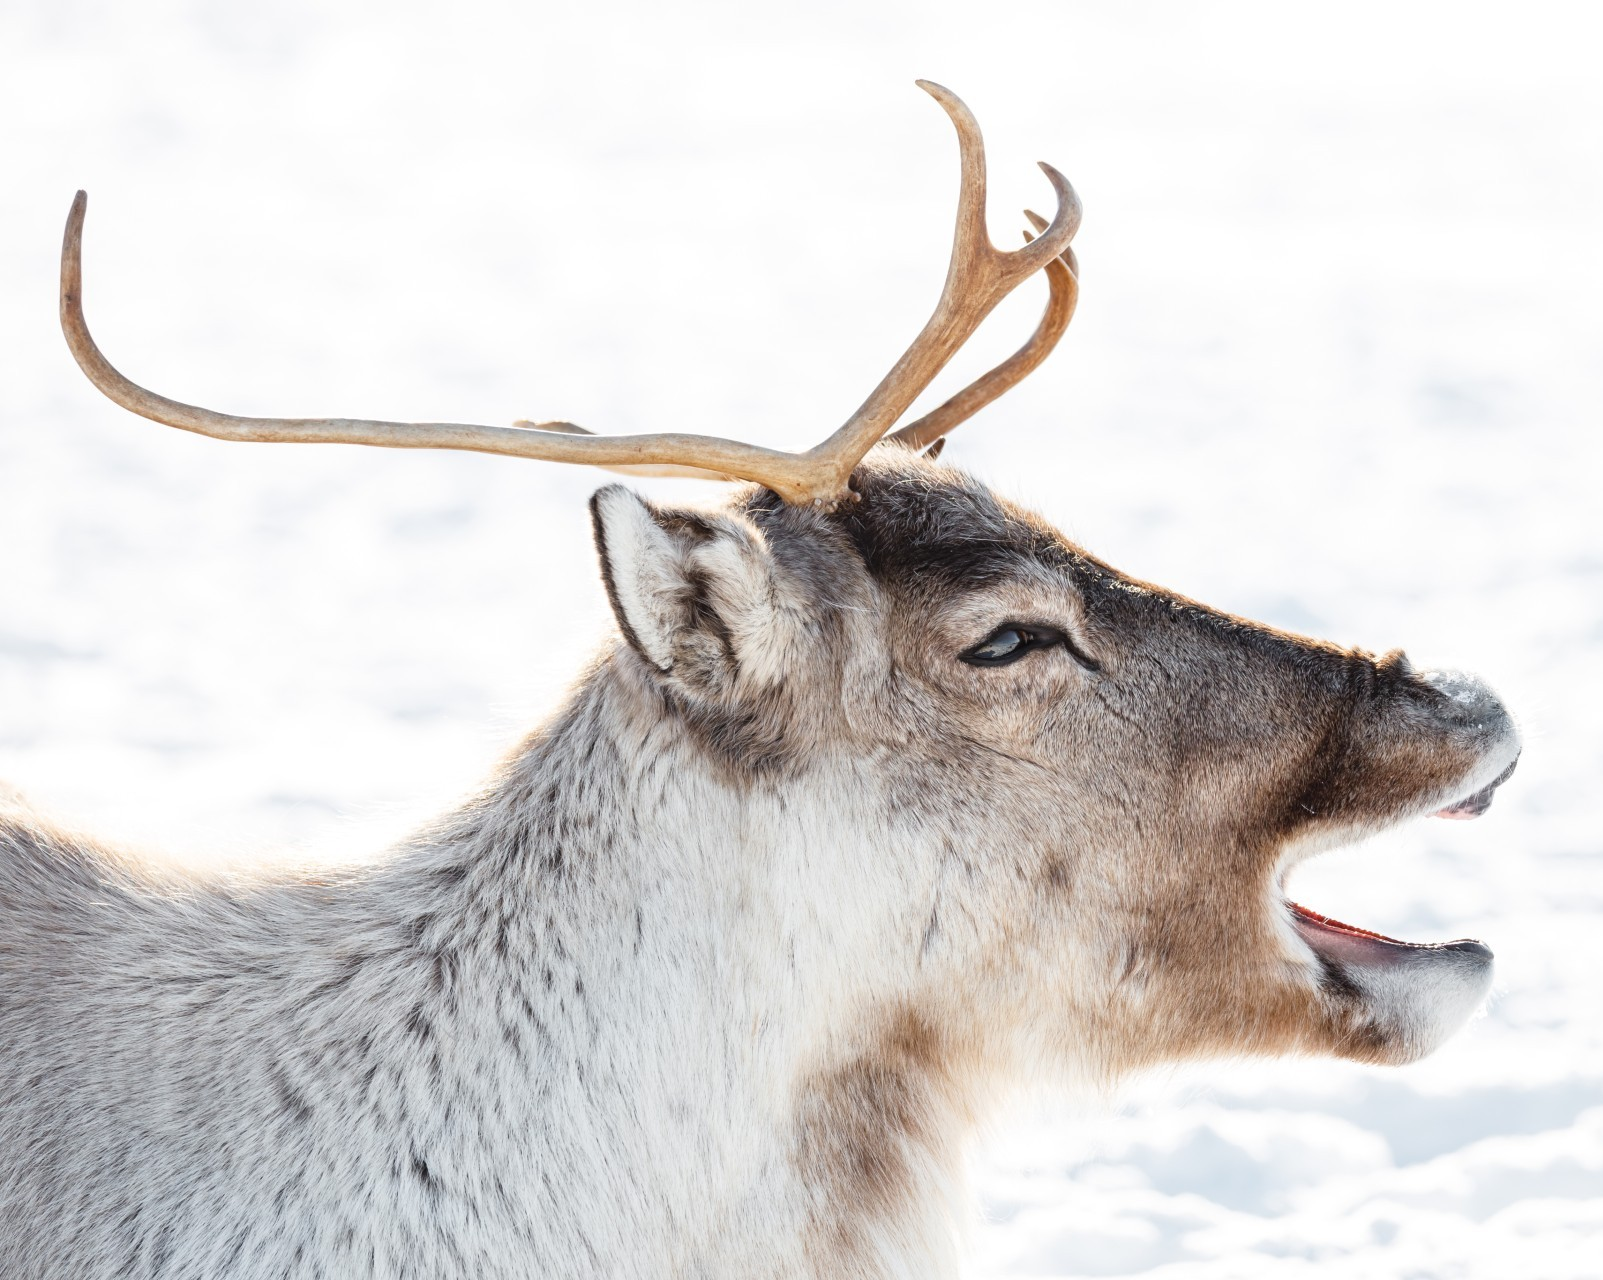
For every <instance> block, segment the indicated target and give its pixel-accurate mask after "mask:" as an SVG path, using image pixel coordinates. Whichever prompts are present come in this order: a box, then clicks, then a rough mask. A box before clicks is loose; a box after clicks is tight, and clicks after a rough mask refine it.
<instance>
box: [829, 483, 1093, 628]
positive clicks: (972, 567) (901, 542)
mask: <svg viewBox="0 0 1603 1280" xmlns="http://www.w3.org/2000/svg"><path fill="white" fill-rule="evenodd" d="M856 483H857V484H858V492H859V493H860V494H861V495H862V498H861V501H859V502H857V503H854V504H852V505H851V506H850V507H846V508H843V509H842V510H841V512H840V513H839V514H838V516H837V517H836V522H837V523H838V525H839V527H840V528H841V530H842V531H843V532H844V533H845V535H846V536H847V538H848V539H849V540H850V541H851V543H852V545H853V547H854V548H855V549H856V551H857V553H858V554H859V555H860V556H861V557H862V560H863V564H864V565H865V566H866V568H867V569H868V572H869V573H870V574H871V575H872V576H873V577H874V578H875V579H876V580H878V581H879V582H881V583H883V584H886V585H890V586H894V587H896V588H899V589H902V590H906V591H910V592H912V593H914V594H917V595H921V596H943V595H950V594H953V593H966V592H971V591H973V590H975V589H976V588H983V587H985V586H987V585H991V584H996V583H1001V582H1024V583H1028V582H1036V583H1044V582H1049V581H1057V582H1064V581H1066V580H1067V579H1068V578H1069V577H1070V576H1077V575H1076V571H1077V570H1080V569H1083V568H1086V567H1089V565H1090V564H1091V563H1092V562H1090V561H1089V560H1088V559H1087V557H1085V555H1084V554H1083V553H1082V552H1081V551H1080V550H1079V549H1078V548H1076V547H1074V546H1073V545H1072V544H1070V543H1069V542H1068V541H1066V540H1065V539H1064V537H1063V536H1062V535H1061V534H1060V533H1058V531H1057V530H1056V529H1054V528H1052V527H1051V526H1050V525H1049V524H1047V523H1046V522H1045V521H1043V520H1042V519H1040V518H1039V517H1038V516H1036V515H1034V514H1033V513H1031V512H1028V511H1025V510H1023V509H1022V508H1020V507H1016V506H1014V505H1013V504H1011V503H1009V502H1006V501H1004V500H1002V499H1000V498H998V497H997V496H996V495H995V494H994V493H992V492H991V491H990V490H989V489H987V488H985V487H984V486H983V485H981V484H979V483H978V482H976V481H975V480H973V479H972V478H970V477H968V476H966V475H964V474H963V473H962V472H959V471H954V470H951V469H949V468H945V467H938V466H935V465H933V464H931V463H924V462H921V461H919V460H917V459H912V460H909V462H907V463H903V464H902V465H901V466H897V467H876V468H873V469H871V470H868V469H865V471H864V472H861V473H859V477H858V479H857V481H856Z"/></svg>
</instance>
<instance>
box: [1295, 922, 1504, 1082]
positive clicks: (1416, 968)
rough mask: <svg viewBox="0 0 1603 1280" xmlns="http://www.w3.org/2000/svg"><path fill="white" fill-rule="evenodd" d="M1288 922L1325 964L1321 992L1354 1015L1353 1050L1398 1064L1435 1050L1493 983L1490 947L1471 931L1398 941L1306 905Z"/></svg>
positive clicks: (1461, 1024)
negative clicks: (1357, 1028) (1357, 1023)
mask: <svg viewBox="0 0 1603 1280" xmlns="http://www.w3.org/2000/svg"><path fill="white" fill-rule="evenodd" d="M1287 906H1289V907H1290V908H1291V912H1292V923H1293V925H1294V926H1295V927H1296V930H1297V933H1298V935H1299V936H1300V937H1301V938H1302V940H1303V942H1304V943H1306V944H1307V945H1308V947H1309V949H1310V950H1312V951H1313V953H1314V955H1315V956H1317V957H1318V959H1319V962H1320V967H1321V968H1322V969H1323V970H1324V985H1325V987H1326V989H1327V991H1328V992H1329V993H1330V994H1332V995H1334V996H1335V997H1336V998H1337V999H1339V1000H1340V1001H1341V1002H1342V1003H1343V1004H1345V1005H1347V1006H1348V1008H1349V1012H1350V1013H1351V1014H1352V1015H1356V1017H1357V1018H1358V1019H1360V1020H1361V1026H1362V1034H1361V1035H1360V1036H1359V1037H1357V1038H1356V1041H1355V1043H1356V1044H1361V1045H1362V1046H1363V1052H1360V1053H1357V1054H1355V1055H1353V1056H1358V1057H1364V1058H1373V1059H1376V1060H1379V1061H1383V1062H1389V1063H1393V1064H1400V1063H1405V1062H1413V1061H1414V1060H1416V1059H1418V1058H1423V1057H1424V1056H1425V1055H1426V1054H1429V1053H1432V1052H1434V1051H1435V1050H1436V1049H1437V1048H1438V1047H1440V1045H1441V1044H1442V1043H1443V1041H1445V1040H1446V1039H1447V1038H1448V1037H1449V1036H1451V1035H1452V1034H1453V1033H1454V1032H1456V1031H1457V1030H1458V1029H1459V1028H1460V1027H1462V1026H1463V1025H1464V1023H1466V1022H1467V1021H1469V1019H1470V1017H1471V1016H1473V1015H1474V1013H1475V1011H1476V1010H1477V1009H1479V1008H1480V1006H1481V1004H1482V1002H1483V1001H1484V1000H1485V999H1486V996H1487V994H1488V993H1489V992H1490V991H1491V987H1492V949H1491V948H1490V947H1488V946H1487V945H1486V944H1485V943H1484V942H1478V941H1476V940H1475V939H1473V938H1458V939H1455V940H1454V941H1452V942H1404V941H1402V940H1400V939H1398V938H1388V937H1387V936H1386V935H1385V934H1380V933H1375V932H1373V931H1372V930H1369V929H1360V928H1357V927H1356V926H1354V925H1350V924H1346V923H1344V922H1342V921H1340V920H1332V919H1331V918H1330V917H1329V916H1324V915H1320V914H1319V913H1318V912H1317V911H1310V910H1309V909H1308V908H1307V907H1304V906H1301V905H1299V904H1297V903H1295V902H1289V901H1288V902H1287Z"/></svg>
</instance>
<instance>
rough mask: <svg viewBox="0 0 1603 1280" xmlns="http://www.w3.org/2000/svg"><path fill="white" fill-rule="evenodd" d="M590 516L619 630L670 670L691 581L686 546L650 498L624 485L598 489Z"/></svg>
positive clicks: (652, 660)
mask: <svg viewBox="0 0 1603 1280" xmlns="http://www.w3.org/2000/svg"><path fill="white" fill-rule="evenodd" d="M590 520H591V522H592V524H593V525H594V527H595V536H596V552H597V553H598V554H599V555H600V557H601V576H602V578H603V579H604V580H605V581H606V584H607V599H609V600H610V601H612V612H613V614H614V615H615V616H616V617H617V619H618V628H619V630H621V631H622V632H623V636H624V639H626V640H627V641H628V642H629V643H630V644H631V645H633V646H634V648H635V650H636V651H637V652H638V653H639V654H640V656H641V657H642V658H644V659H645V660H646V661H647V662H649V663H651V665H652V666H654V667H656V668H657V669H658V670H659V671H667V670H668V669H669V668H670V667H672V666H673V632H674V628H675V625H676V623H677V621H678V618H679V615H680V612H681V607H680V603H679V597H680V596H681V595H682V594H683V588H684V582H685V557H684V549H683V547H681V546H680V545H679V544H678V543H677V542H676V540H675V539H674V538H672V537H670V536H669V534H668V532H667V531H666V530H665V529H664V528H663V527H662V525H660V524H659V523H658V522H657V514H656V512H655V511H653V510H652V508H651V507H649V506H648V505H647V504H646V502H645V500H644V499H643V498H641V497H640V495H639V494H637V493H635V492H634V491H633V490H631V489H626V488H625V487H624V486H623V485H621V484H609V485H608V486H607V487H606V488H605V489H598V490H597V491H596V493H595V495H594V496H593V497H591V499H590Z"/></svg>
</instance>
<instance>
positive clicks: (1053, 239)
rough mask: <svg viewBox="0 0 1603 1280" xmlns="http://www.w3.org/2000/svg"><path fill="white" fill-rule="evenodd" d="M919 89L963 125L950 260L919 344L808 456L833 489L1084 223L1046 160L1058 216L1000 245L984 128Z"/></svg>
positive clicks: (924, 84)
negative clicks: (990, 202) (991, 223)
mask: <svg viewBox="0 0 1603 1280" xmlns="http://www.w3.org/2000/svg"><path fill="white" fill-rule="evenodd" d="M918 87H919V88H921V89H923V90H924V92H926V93H927V94H929V95H930V97H932V98H934V99H935V101H936V102H938V103H940V104H941V107H942V108H943V109H944V110H945V112H946V114H947V115H948V116H949V117H950V118H951V121H952V124H953V126H954V127H955V128H956V130H957V139H958V148H959V154H960V157H961V164H962V185H961V189H960V192H959V195H958V206H957V228H956V231H955V233H954V235H953V239H952V257H951V262H950V264H949V266H948V267H947V271H946V283H945V285H944V287H943V288H942V290H941V297H940V301H939V302H938V303H936V306H935V311H934V314H932V315H931V316H930V318H929V320H928V321H927V322H926V323H925V325H924V328H923V329H922V330H921V331H920V332H919V335H918V337H916V338H914V339H913V344H912V346H910V347H908V349H907V350H906V351H905V352H904V353H903V354H902V357H901V359H900V360H898V361H897V362H896V364H895V365H893V366H892V368H891V371H890V372H889V373H887V374H886V375H885V377H884V378H883V379H882V380H881V381H880V384H879V385H878V386H877V387H875V388H874V390H873V391H872V392H871V393H870V395H869V397H868V399H867V400H865V401H864V402H863V404H862V405H861V406H860V407H859V408H858V410H857V412H856V413H854V414H852V416H851V417H850V418H848V419H847V420H846V422H845V424H844V425H843V426H841V427H840V429H839V430H837V431H836V432H835V434H834V435H832V436H830V437H829V439H828V440H825V441H824V442H823V443H822V444H820V445H818V446H817V447H815V448H814V449H812V450H810V451H809V452H808V453H807V454H806V455H804V456H806V457H807V458H808V459H810V460H813V461H815V462H816V463H817V464H819V465H821V466H822V467H826V468H827V472H826V474H827V475H828V476H829V486H828V491H829V493H830V494H831V495H835V494H839V493H840V492H842V491H843V490H844V489H845V487H846V482H847V479H848V477H850V475H851V473H852V469H853V468H854V467H856V465H857V464H858V463H859V462H860V461H862V459H863V456H864V455H865V454H866V453H867V452H868V451H869V450H870V449H871V448H873V447H874V445H875V444H876V443H877V442H878V441H879V440H880V439H882V438H883V437H884V436H885V434H886V433H887V432H888V431H889V430H890V429H891V427H893V426H894V425H895V423H896V420H897V419H898V418H900V417H901V416H902V414H903V413H905V412H906V411H907V408H908V406H909V405H911V404H912V403H913V401H914V400H916V399H917V398H918V396H919V393H920V392H922V391H923V390H924V388H925V387H927V386H928V385H929V384H930V382H931V381H932V380H933V379H934V378H935V375H936V374H938V373H939V372H940V371H941V370H942V369H943V368H944V367H945V366H946V363H947V362H948V361H949V360H950V359H951V358H952V357H953V356H954V355H955V354H956V353H957V351H958V350H959V348H961V347H962V345H963V344H964V343H965V342H967V341H968V339H969V338H970V337H972V336H973V334H974V331H975V330H976V329H978V328H979V326H980V323H981V322H982V321H983V320H984V319H985V317H986V316H988V315H990V313H991V312H992V310H994V309H995V307H996V304H997V303H999V302H1000V301H1001V300H1002V299H1003V298H1005V297H1006V296H1007V295H1008V294H1009V293H1011V292H1012V291H1013V290H1014V289H1015V288H1016V287H1017V286H1018V285H1019V284H1021V283H1022V282H1023V281H1025V280H1027V279H1028V278H1029V277H1030V276H1032V275H1034V274H1035V273H1036V272H1037V271H1039V270H1041V269H1042V268H1043V267H1045V266H1046V265H1047V264H1048V263H1051V262H1054V261H1056V260H1057V259H1058V257H1059V256H1060V255H1061V254H1062V253H1063V251H1064V250H1065V249H1067V248H1068V246H1069V241H1070V240H1072V239H1073V238H1074V233H1075V232H1076V231H1077V230H1079V227H1080V213H1081V206H1080V198H1079V196H1078V195H1076V194H1075V191H1074V188H1073V187H1072V186H1071V185H1070V184H1069V180H1068V179H1067V178H1065V177H1064V176H1063V175H1062V174H1061V173H1059V172H1058V171H1057V170H1056V169H1054V168H1053V167H1052V166H1051V165H1049V164H1046V163H1045V162H1042V164H1041V170H1042V172H1044V173H1045V174H1046V177H1047V181H1048V182H1050V183H1051V184H1052V189H1053V191H1054V192H1055V193H1056V194H1057V201H1058V203H1057V212H1056V214H1055V215H1054V216H1053V218H1052V221H1051V222H1050V223H1049V224H1048V225H1047V226H1046V227H1045V228H1044V229H1043V230H1042V232H1041V234H1040V236H1039V237H1037V238H1036V239H1035V240H1033V241H1031V242H1029V243H1027V244H1026V245H1025V246H1024V248H1022V249H1015V250H1013V251H1011V252H1006V253H1004V252H1002V251H1001V250H999V249H997V248H996V247H995V246H994V245H993V244H992V243H991V239H990V236H989V235H988V234H987V233H986V230H985V144H984V141H983V139H982V138H981V136H980V126H979V124H978V122H977V121H976V120H975V119H974V116H973V113H971V112H970V111H969V109H968V107H967V106H965V105H964V104H963V101H962V99H960V98H959V97H958V96H957V95H956V94H955V93H953V92H952V91H951V90H950V89H946V88H943V87H942V86H941V85H938V84H934V83H932V82H930V81H928V80H920V81H918ZM1043 356H1044V353H1043ZM1037 363H1038V362H1037ZM1031 367H1033V366H1031ZM1026 372H1028V370H1026ZM1020 376H1022V374H1021V375H1020ZM1014 380H1015V381H1016V380H1017V379H1014ZM992 385H993V386H995V384H992ZM1008 385H1011V383H1009V384H1008ZM1005 389H1006V387H1005V386H1001V387H997V389H996V390H995V394H996V395H1000V394H1001V392H1002V391H1003V390H1005ZM990 398H994V396H992V397H990ZM981 403H984V401H981ZM975 407H976V408H977V407H978V405H976V406H975ZM969 412H972V410H969ZM966 416H967V413H964V414H963V415H962V416H961V417H957V418H956V419H954V421H953V422H952V425H953V426H955V425H956V423H957V422H958V421H961V420H962V417H966Z"/></svg>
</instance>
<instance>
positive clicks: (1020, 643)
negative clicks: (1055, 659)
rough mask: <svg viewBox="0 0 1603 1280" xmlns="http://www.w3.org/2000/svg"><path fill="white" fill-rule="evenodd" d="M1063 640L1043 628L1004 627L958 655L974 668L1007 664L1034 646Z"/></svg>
mask: <svg viewBox="0 0 1603 1280" xmlns="http://www.w3.org/2000/svg"><path fill="white" fill-rule="evenodd" d="M1062 642H1063V637H1062V636H1061V635H1060V634H1058V633H1057V632H1056V631H1048V630H1046V629H1045V628H1044V627H1018V626H1009V627H1002V628H1000V629H999V630H996V631H993V632H992V633H991V634H990V635H989V636H987V637H986V638H985V639H984V640H981V641H980V642H979V643H978V644H977V645H975V646H974V647H973V648H972V649H966V650H964V651H963V652H962V653H961V654H959V655H958V657H960V658H961V659H962V660H963V661H964V662H966V663H968V664H969V665H970V666H973V667H1005V666H1006V665H1007V664H1008V663H1010V662H1017V661H1018V660H1019V659H1020V658H1022V657H1023V656H1024V655H1025V654H1027V653H1029V652H1030V651H1031V650H1032V649H1046V648H1049V647H1050V646H1052V645H1055V644H1061V643H1062Z"/></svg>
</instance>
